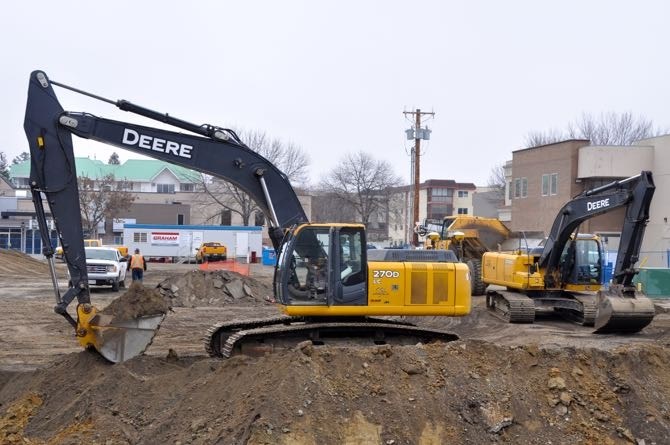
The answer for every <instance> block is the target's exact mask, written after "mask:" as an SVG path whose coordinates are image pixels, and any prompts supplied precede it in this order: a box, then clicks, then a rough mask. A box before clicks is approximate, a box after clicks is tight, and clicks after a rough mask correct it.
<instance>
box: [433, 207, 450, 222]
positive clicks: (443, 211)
mask: <svg viewBox="0 0 670 445" xmlns="http://www.w3.org/2000/svg"><path fill="white" fill-rule="evenodd" d="M451 210H452V207H451V204H431V205H429V206H428V219H437V220H441V219H442V218H444V217H445V216H448V215H451Z"/></svg>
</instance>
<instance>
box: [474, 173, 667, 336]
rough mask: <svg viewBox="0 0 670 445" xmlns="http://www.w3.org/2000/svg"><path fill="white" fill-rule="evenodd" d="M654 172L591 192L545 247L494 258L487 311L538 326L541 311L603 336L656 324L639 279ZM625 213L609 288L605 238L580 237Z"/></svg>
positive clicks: (486, 270) (485, 275) (565, 211)
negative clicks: (595, 221)
mask: <svg viewBox="0 0 670 445" xmlns="http://www.w3.org/2000/svg"><path fill="white" fill-rule="evenodd" d="M654 190H655V186H654V182H653V178H652V174H651V172H649V171H643V172H641V173H640V174H639V175H635V176H632V177H630V178H627V179H623V180H620V181H614V182H611V183H609V184H605V185H603V186H601V187H598V188H595V189H592V190H587V191H584V192H583V193H581V194H579V195H577V196H576V197H575V198H573V199H572V200H571V201H569V202H568V203H567V204H565V205H564V206H563V207H562V208H561V209H560V211H559V212H558V215H557V216H556V219H555V220H554V223H553V225H552V227H551V231H550V233H549V236H548V237H547V239H546V240H545V242H544V245H543V246H541V247H537V248H532V249H528V248H519V249H518V250H517V251H516V252H510V253H505V252H487V253H485V254H484V257H483V263H484V264H483V269H482V280H483V281H484V282H485V283H486V284H494V285H499V286H504V287H505V288H506V289H505V290H489V291H488V292H487V295H486V302H487V307H488V308H489V309H490V310H491V311H493V313H494V314H496V315H498V316H499V317H501V318H503V319H504V320H506V321H508V322H512V323H532V322H533V321H534V319H535V314H536V311H542V310H552V309H553V311H556V312H558V313H560V314H562V315H564V316H565V317H566V318H569V319H571V320H573V321H575V322H577V323H579V324H582V325H584V326H594V325H595V328H596V332H601V333H605V332H618V333H634V332H638V331H639V330H641V329H643V328H644V327H645V326H647V325H648V324H649V323H651V321H652V320H653V318H654V314H655V310H654V305H653V303H652V302H651V300H649V298H647V297H646V296H644V295H642V294H641V293H640V292H638V291H637V289H636V287H635V285H634V284H633V277H634V276H635V274H636V273H637V270H636V269H635V267H634V265H635V263H636V262H637V261H638V258H639V253H640V246H641V244H642V239H643V236H644V231H645V228H646V225H647V222H648V221H649V207H650V205H651V200H652V197H653V195H654ZM617 208H625V217H624V219H623V225H622V230H621V239H620V243H619V250H618V253H617V258H616V263H615V265H614V269H613V273H612V277H613V278H612V282H611V283H610V284H609V286H607V287H605V288H603V286H602V282H603V272H604V271H603V267H602V265H603V247H602V243H601V240H600V238H599V237H598V236H595V235H589V234H580V233H578V228H579V225H580V224H581V223H582V222H584V221H586V220H588V219H590V218H593V217H594V216H597V215H601V214H604V213H607V212H610V211H612V210H614V209H617Z"/></svg>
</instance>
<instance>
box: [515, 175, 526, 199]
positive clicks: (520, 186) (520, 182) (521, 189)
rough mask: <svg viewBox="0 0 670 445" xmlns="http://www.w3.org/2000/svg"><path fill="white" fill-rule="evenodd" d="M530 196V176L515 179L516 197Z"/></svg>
mask: <svg viewBox="0 0 670 445" xmlns="http://www.w3.org/2000/svg"><path fill="white" fill-rule="evenodd" d="M527 196H528V178H516V179H514V197H515V198H525V197H527Z"/></svg>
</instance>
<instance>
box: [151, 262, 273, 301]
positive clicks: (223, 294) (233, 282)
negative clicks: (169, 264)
mask: <svg viewBox="0 0 670 445" xmlns="http://www.w3.org/2000/svg"><path fill="white" fill-rule="evenodd" d="M158 290H159V292H160V294H161V295H163V296H164V297H165V298H167V299H168V301H169V304H170V306H172V307H198V306H224V305H226V304H235V305H238V306H247V305H258V304H268V299H269V297H270V296H271V295H272V287H271V286H270V285H268V284H266V282H263V281H260V280H256V279H255V278H251V277H246V276H244V275H240V274H238V273H237V272H230V271H227V270H216V271H202V270H193V271H191V272H188V273H186V274H183V275H178V276H173V277H170V278H167V279H166V280H163V281H161V282H160V283H159V284H158Z"/></svg>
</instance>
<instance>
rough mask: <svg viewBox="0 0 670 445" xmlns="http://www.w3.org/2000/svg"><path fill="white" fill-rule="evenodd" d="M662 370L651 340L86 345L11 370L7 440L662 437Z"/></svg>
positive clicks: (5, 401)
mask: <svg viewBox="0 0 670 445" xmlns="http://www.w3.org/2000/svg"><path fill="white" fill-rule="evenodd" d="M73 375H76V376H79V378H73ZM5 377H7V376H5ZM668 377H670V351H668V350H667V349H666V348H663V347H656V346H654V347H645V348H627V349H620V350H616V351H614V352H607V351H602V350H595V349H591V350H580V351H575V350H573V349H552V350H543V349H539V348H537V347H533V346H532V345H531V346H528V347H519V348H514V349H510V348H509V347H505V348H503V347H498V346H495V345H492V344H490V343H485V342H476V341H465V342H461V341H458V342H452V343H448V344H440V343H438V344H434V345H425V346H421V345H419V346H405V347H400V346H399V347H388V346H379V347H374V348H346V349H340V348H331V347H325V346H324V347H313V346H311V345H309V346H303V347H302V348H296V349H292V350H288V351H283V352H280V353H275V354H271V355H267V356H264V357H259V358H250V357H244V356H239V357H234V358H232V359H230V360H226V361H219V360H214V359H204V358H200V359H194V358H190V359H180V358H179V357H175V356H174V355H171V356H169V357H166V358H163V359H161V358H155V357H153V358H152V357H138V358H136V359H133V360H131V361H129V362H126V363H124V364H121V365H116V366H109V365H108V364H107V363H105V362H104V360H102V359H100V358H99V357H97V356H96V355H94V354H90V353H86V352H82V353H79V354H70V355H67V356H65V357H64V358H63V360H61V361H60V362H59V363H58V364H55V365H53V366H51V367H49V368H46V369H42V370H38V371H35V372H32V373H23V374H16V375H13V376H11V378H9V379H5V381H6V383H5V384H4V385H3V386H2V388H1V389H0V403H1V404H2V408H3V409H2V413H4V414H3V416H2V418H0V442H2V443H31V444H43V443H59V444H78V443H82V442H83V441H88V442H89V443H93V444H154V443H171V444H175V443H181V444H187V443H191V444H213V443H221V444H238V443H239V444H246V443H248V444H342V443H365V444H368V443H370V444H420V443H421V444H442V443H459V444H460V443H473V444H480V443H490V442H495V441H500V442H505V443H524V444H548V443H553V444H574V443H591V444H620V443H636V441H638V440H644V441H645V442H644V443H648V444H651V443H658V444H661V443H668V442H669V441H670V404H668V400H670V378H668ZM1 381H2V379H0V382H1ZM54 440H55V442H54ZM49 441H50V442H49ZM638 443H641V442H638Z"/></svg>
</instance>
